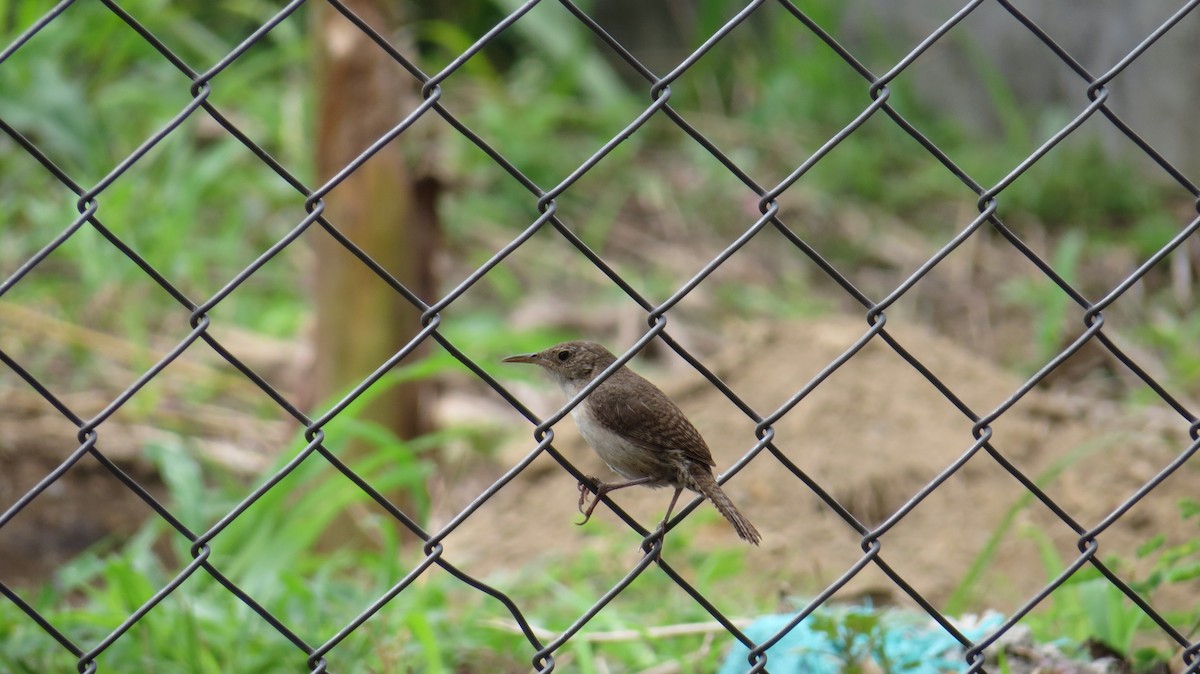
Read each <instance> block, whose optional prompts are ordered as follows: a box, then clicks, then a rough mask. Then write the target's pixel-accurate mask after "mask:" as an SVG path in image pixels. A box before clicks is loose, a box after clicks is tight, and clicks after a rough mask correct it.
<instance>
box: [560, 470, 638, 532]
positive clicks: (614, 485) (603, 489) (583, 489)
mask: <svg viewBox="0 0 1200 674" xmlns="http://www.w3.org/2000/svg"><path fill="white" fill-rule="evenodd" d="M590 479H591V480H594V481H595V482H596V498H595V499H594V500H593V501H592V504H591V505H589V506H588V507H587V510H584V509H583V505H584V504H585V503H587V495H588V492H589V491H591V489H590V488H588V486H587V484H585V483H583V482H580V483H579V512H581V513H583V521H582V522H576V523H575V524H577V525H579V526H583V525H584V524H587V521H588V520H589V519H591V517H592V511H593V510H595V509H596V506H597V505H599V503H600V497H601V496H604V495H605V494H607V493H608V492H610V491H616V490H618V489H624V488H625V487H634V486H637V485H639V484H650V483H652V482H654V481H655V480H654V478H653V477H650V476H648V477H639V478H638V479H636V480H628V481H626V482H600V481H599V480H596V478H594V477H593V478H590Z"/></svg>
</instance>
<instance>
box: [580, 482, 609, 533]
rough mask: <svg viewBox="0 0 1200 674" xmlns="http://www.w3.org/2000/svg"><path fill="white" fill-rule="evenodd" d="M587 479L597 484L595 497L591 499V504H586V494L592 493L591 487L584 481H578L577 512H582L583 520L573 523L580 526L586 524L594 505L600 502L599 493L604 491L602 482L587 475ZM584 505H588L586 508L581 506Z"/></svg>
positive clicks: (594, 507)
mask: <svg viewBox="0 0 1200 674" xmlns="http://www.w3.org/2000/svg"><path fill="white" fill-rule="evenodd" d="M588 479H589V480H591V481H593V482H595V483H596V485H597V491H596V498H595V499H594V500H593V501H592V503H591V505H588V494H590V493H592V488H591V487H589V486H588V485H587V483H586V482H582V481H581V482H580V483H579V512H581V513H583V520H581V521H579V522H576V523H575V525H576V526H580V527H581V526H583V525H585V524H587V522H588V520H590V519H591V518H592V511H594V510H595V509H596V506H597V505H598V504H599V503H600V495H601V494H603V493H604V483H603V482H600V481H599V480H597V479H596V478H594V477H589V478H588ZM585 505H587V506H588V507H587V510H584V508H583V507H584V506H585Z"/></svg>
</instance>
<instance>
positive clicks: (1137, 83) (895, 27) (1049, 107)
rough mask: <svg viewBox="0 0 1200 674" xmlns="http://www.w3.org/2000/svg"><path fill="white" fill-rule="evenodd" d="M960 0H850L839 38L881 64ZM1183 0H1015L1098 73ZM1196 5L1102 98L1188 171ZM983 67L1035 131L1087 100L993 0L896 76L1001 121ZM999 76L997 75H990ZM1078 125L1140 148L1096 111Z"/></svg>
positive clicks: (940, 104)
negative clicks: (919, 0)
mask: <svg viewBox="0 0 1200 674" xmlns="http://www.w3.org/2000/svg"><path fill="white" fill-rule="evenodd" d="M963 4H964V2H963V1H962V0H928V1H923V2H898V1H896V0H851V1H850V2H848V3H847V4H846V10H845V15H844V17H843V23H842V25H841V26H840V27H839V28H838V30H837V33H838V36H839V39H841V40H843V41H844V43H845V44H846V45H847V46H848V47H849V48H850V49H851V50H852V51H853V52H855V53H856V54H859V53H861V54H863V55H864V60H866V61H868V62H869V65H870V67H871V68H872V70H873V71H875V72H876V73H883V72H885V71H886V70H887V69H888V68H890V67H891V65H893V64H894V63H895V62H896V61H897V60H899V59H900V58H901V57H902V56H903V54H904V53H906V52H907V51H909V50H911V49H912V48H913V47H915V46H916V45H917V43H918V42H920V40H921V39H923V38H924V37H925V36H927V35H929V34H930V33H931V32H933V31H934V30H935V29H936V28H937V27H938V26H939V25H940V24H941V23H943V22H944V21H945V20H946V19H948V18H949V17H950V16H952V15H953V14H954V12H955V11H957V10H958V9H960V8H961V7H962V6H963ZM1183 4H1184V3H1183V0H1054V1H1049V0H1024V1H1018V2H1014V5H1015V6H1016V7H1017V8H1018V9H1019V10H1021V11H1022V12H1024V13H1025V14H1026V15H1027V16H1029V17H1030V18H1031V19H1033V20H1034V21H1035V22H1036V23H1037V24H1039V25H1040V26H1041V27H1042V28H1043V30H1045V31H1046V32H1047V33H1048V34H1050V35H1051V37H1053V38H1054V39H1055V41H1056V42H1058V44H1059V45H1061V46H1062V47H1063V48H1064V49H1066V51H1067V52H1068V53H1070V54H1071V55H1072V56H1073V57H1074V58H1075V59H1076V60H1077V61H1078V62H1079V63H1080V64H1081V65H1083V66H1084V67H1085V68H1087V69H1088V71H1089V72H1091V74H1092V75H1093V76H1097V77H1098V76H1100V75H1101V74H1103V73H1104V72H1106V71H1107V70H1109V69H1110V68H1112V67H1113V66H1114V65H1116V64H1117V63H1118V62H1119V61H1120V60H1121V59H1122V58H1124V56H1125V55H1126V54H1127V53H1129V51H1131V50H1132V49H1133V48H1134V47H1135V46H1136V45H1137V44H1139V43H1140V42H1141V41H1143V40H1144V39H1145V38H1146V37H1147V36H1149V35H1150V33H1152V32H1153V31H1154V30H1155V29H1156V28H1157V27H1158V26H1159V25H1161V24H1162V23H1164V22H1165V21H1166V20H1167V19H1168V18H1169V17H1170V16H1171V15H1172V14H1173V13H1174V12H1176V11H1177V10H1179V9H1180V7H1181V6H1182V5H1183ZM1198 45H1200V10H1197V11H1193V12H1192V13H1191V14H1189V15H1187V16H1185V17H1184V18H1183V19H1182V20H1181V21H1180V22H1179V23H1178V24H1176V25H1175V26H1174V27H1173V28H1172V29H1171V30H1170V31H1169V32H1168V33H1167V34H1166V35H1165V36H1163V37H1162V38H1161V39H1160V40H1159V41H1158V42H1156V43H1155V44H1154V45H1152V46H1151V47H1150V48H1149V50H1147V51H1146V52H1145V53H1144V54H1143V55H1142V56H1141V57H1139V58H1138V59H1137V60H1136V61H1134V62H1133V64H1132V65H1130V66H1129V67H1128V68H1127V69H1126V70H1124V71H1123V72H1122V73H1121V74H1119V75H1118V76H1117V77H1116V78H1115V79H1114V80H1113V82H1112V84H1111V85H1110V90H1111V98H1110V104H1109V107H1110V108H1111V109H1112V110H1113V111H1115V112H1116V113H1117V114H1118V115H1119V116H1120V117H1121V118H1122V119H1123V120H1125V121H1126V122H1127V123H1128V124H1129V125H1130V126H1131V127H1133V128H1134V129H1135V130H1136V131H1137V132H1138V134H1139V135H1141V136H1142V137H1143V138H1144V139H1146V140H1147V141H1149V142H1150V143H1151V145H1153V146H1154V147H1155V148H1156V149H1157V150H1158V151H1159V152H1160V153H1162V154H1163V155H1164V156H1165V157H1166V158H1167V159H1168V160H1169V161H1171V162H1172V163H1175V164H1176V165H1177V166H1178V167H1179V168H1180V169H1182V170H1184V171H1185V173H1187V174H1188V175H1189V177H1191V178H1192V179H1193V180H1200V152H1198V144H1200V141H1198V140H1197V134H1196V117H1197V114H1196V113H1197V109H1198V108H1200V49H1198ZM988 71H992V77H994V78H995V79H996V80H998V81H1001V82H1002V84H1001V85H1000V86H1001V87H1002V88H1003V89H1007V92H1008V93H1010V94H1011V96H1012V100H1013V101H1014V102H1015V108H1016V109H1018V110H1019V111H1020V117H1021V118H1022V119H1023V120H1024V121H1025V122H1026V123H1027V124H1028V125H1029V129H1030V131H1031V133H1032V135H1033V136H1034V137H1035V138H1036V139H1038V140H1039V141H1040V139H1044V138H1045V137H1047V136H1048V135H1049V134H1050V133H1052V131H1053V130H1054V129H1057V128H1060V127H1061V126H1062V125H1063V124H1064V123H1065V122H1066V121H1067V120H1069V119H1070V118H1071V117H1072V116H1074V115H1075V114H1078V112H1080V111H1081V110H1082V109H1083V108H1084V107H1086V105H1087V103H1088V99H1087V87H1088V85H1087V83H1086V82H1085V81H1084V80H1083V79H1081V78H1080V77H1079V75H1077V74H1076V73H1075V72H1074V71H1073V70H1071V69H1070V68H1069V67H1067V66H1066V65H1065V64H1064V63H1062V61H1060V60H1059V59H1058V57H1056V56H1055V55H1054V54H1053V52H1051V50H1050V49H1049V48H1047V47H1046V46H1045V45H1044V44H1043V43H1042V42H1040V41H1039V40H1037V39H1036V38H1035V37H1034V36H1033V34H1032V33H1030V32H1029V30H1028V29H1026V28H1025V27H1024V26H1023V25H1021V24H1020V23H1019V22H1018V21H1017V20H1016V19H1014V18H1013V16H1012V15H1011V14H1009V13H1008V12H1006V11H1005V10H1004V9H1003V8H1002V7H1000V5H999V4H998V3H995V2H990V1H989V2H985V3H983V4H982V5H981V6H980V7H979V8H978V9H976V10H975V11H974V12H973V13H972V14H971V15H970V16H968V17H967V18H966V19H965V20H964V21H963V22H962V23H960V24H959V25H958V26H957V27H956V28H954V29H953V30H952V31H951V32H950V33H949V34H948V35H947V36H946V37H945V38H944V39H942V40H941V41H939V42H938V43H937V44H936V45H935V46H934V47H932V48H931V49H930V51H929V52H927V53H926V54H925V55H924V56H922V57H921V58H920V59H918V60H917V61H916V63H914V64H913V66H912V68H911V71H909V72H906V73H905V74H904V75H902V76H901V77H902V79H903V82H902V83H900V85H902V86H911V87H913V88H914V90H915V91H916V92H918V93H919V95H920V96H921V98H922V100H924V101H925V102H926V104H927V105H929V106H930V107H932V108H933V109H935V110H941V111H944V112H946V113H947V114H949V115H953V116H954V117H956V118H959V119H961V120H962V121H964V122H966V123H967V124H968V125H969V127H971V128H972V129H974V130H976V131H982V132H988V131H991V132H995V131H998V130H999V129H1000V127H1001V122H1000V119H999V117H998V116H997V114H996V101H994V100H993V96H994V92H995V91H996V87H995V86H993V87H991V89H990V90H989V87H988V86H986V85H985V84H983V82H984V81H985V80H986V79H987V77H988V75H987V73H988ZM997 76H998V77H997ZM1084 130H1085V131H1086V132H1087V133H1092V134H1097V135H1098V136H1099V137H1101V138H1102V139H1103V141H1104V144H1105V146H1106V147H1107V148H1109V149H1112V150H1114V151H1116V152H1119V153H1123V154H1126V155H1128V156H1131V157H1135V158H1136V157H1139V156H1140V155H1141V153H1140V152H1139V151H1138V150H1137V149H1136V147H1135V146H1134V145H1133V144H1132V143H1131V142H1129V141H1128V140H1125V139H1124V136H1123V135H1122V134H1120V133H1119V132H1117V131H1116V130H1115V129H1114V127H1113V126H1112V124H1111V123H1109V122H1108V121H1107V120H1106V119H1104V118H1102V117H1099V116H1097V117H1096V118H1094V119H1092V120H1091V121H1089V122H1088V123H1087V124H1086V125H1085V127H1084Z"/></svg>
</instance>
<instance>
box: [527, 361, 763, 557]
mask: <svg viewBox="0 0 1200 674" xmlns="http://www.w3.org/2000/svg"><path fill="white" fill-rule="evenodd" d="M614 361H616V357H615V356H613V355H612V354H611V353H610V352H609V351H608V349H606V348H604V347H603V346H601V345H599V344H597V343H595V342H583V341H577V342H564V343H562V344H558V345H556V346H552V347H550V348H548V349H546V350H545V351H541V352H538V353H530V354H524V355H520V356H510V357H508V358H505V359H504V362H506V363H533V364H534V365H540V366H541V367H542V369H544V370H545V371H546V372H548V373H549V374H550V376H551V377H553V378H554V380H555V381H556V382H558V385H559V386H561V387H562V390H563V392H564V393H566V394H567V397H568V398H572V397H574V396H575V395H577V394H578V393H579V392H580V391H582V390H583V388H584V387H585V386H587V384H588V383H589V382H591V381H592V379H593V378H595V376H596V375H598V374H600V373H601V372H603V371H604V369H605V368H607V367H608V366H609V365H612V364H613V362H614ZM571 416H573V417H574V418H575V423H576V424H577V425H578V426H579V432H580V434H581V435H583V439H584V440H587V442H588V444H589V445H591V446H592V449H594V450H596V453H597V454H599V455H600V458H601V459H603V460H604V462H605V463H607V464H608V467H609V468H611V469H612V470H613V471H614V472H616V473H619V474H620V475H621V476H622V477H624V478H625V480H626V481H625V482H608V483H605V482H600V481H599V480H596V478H591V479H592V480H594V481H596V482H597V486H598V489H597V492H596V499H595V500H594V501H592V503H591V505H590V506H588V508H587V510H584V509H583V506H584V504H585V503H587V495H588V491H589V490H588V488H587V487H586V486H585V485H584V484H582V483H580V485H579V492H580V493H579V511H580V512H581V513H583V522H580V524H584V523H586V522H587V521H588V518H590V517H591V516H592V511H593V510H595V509H596V504H598V503H599V502H600V497H601V496H603V495H604V494H607V493H608V492H611V491H615V490H617V489H624V488H625V487H632V486H634V485H644V486H647V487H674V488H675V495H674V496H672V497H671V504H670V505H669V506H667V514H666V516H665V517H663V528H664V530H665V527H666V522H667V520H668V519H669V518H670V517H671V510H673V509H674V508H675V503H676V501H677V500H678V499H679V494H680V493H681V492H682V491H683V490H684V489H690V490H692V491H695V492H699V493H700V494H703V495H704V496H705V497H707V498H708V500H710V501H712V503H713V505H714V506H716V508H717V511H718V512H720V513H721V514H722V515H724V516H725V519H727V520H729V522H730V524H732V525H733V528H734V529H736V530H737V533H738V536H740V537H742V538H743V539H744V540H746V541H749V542H750V543H753V544H755V545H758V542H759V540H761V536H759V533H758V530H757V529H755V528H754V525H753V524H751V523H750V520H747V519H746V518H745V516H743V515H742V514H741V513H740V512H738V509H737V508H736V507H735V506H734V505H733V502H732V501H730V500H729V497H728V496H726V495H725V492H723V491H721V486H720V485H718V484H717V481H716V479H715V478H714V477H713V472H712V469H713V466H715V465H716V464H715V463H714V462H713V458H712V453H711V452H710V451H709V450H708V445H707V444H705V442H704V438H702V437H701V436H700V432H699V431H697V430H696V427H695V426H693V425H692V422H690V421H688V418H687V417H686V416H684V414H683V412H682V411H681V410H680V409H679V407H678V406H677V405H676V404H675V403H674V402H672V401H671V399H670V398H668V397H667V395H666V394H665V393H663V392H662V391H660V390H659V389H658V387H657V386H655V385H654V384H651V383H650V382H649V381H647V380H646V379H644V378H642V377H641V376H640V375H638V374H637V373H635V372H634V371H633V370H630V369H629V368H628V367H621V369H619V370H617V371H616V372H614V373H613V374H612V376H610V377H609V378H608V379H606V380H604V382H603V383H601V384H600V385H599V386H597V387H596V389H595V390H594V391H592V392H591V394H589V395H588V397H586V398H584V399H583V400H582V401H580V403H579V404H578V405H576V406H575V409H573V410H571Z"/></svg>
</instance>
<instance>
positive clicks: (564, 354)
mask: <svg viewBox="0 0 1200 674" xmlns="http://www.w3.org/2000/svg"><path fill="white" fill-rule="evenodd" d="M570 359H571V352H570V351H567V350H565V349H564V350H562V351H559V352H558V361H559V362H560V363H565V362H567V361H568V360H570Z"/></svg>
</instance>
